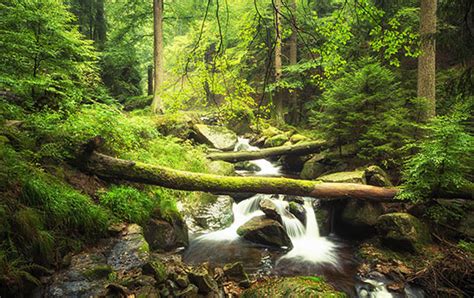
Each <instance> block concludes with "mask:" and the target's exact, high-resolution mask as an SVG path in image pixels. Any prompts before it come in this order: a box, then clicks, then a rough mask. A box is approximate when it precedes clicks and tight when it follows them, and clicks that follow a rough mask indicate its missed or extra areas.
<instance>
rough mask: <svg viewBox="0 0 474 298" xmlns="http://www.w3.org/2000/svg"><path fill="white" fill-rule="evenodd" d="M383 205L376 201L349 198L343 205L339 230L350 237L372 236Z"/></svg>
mask: <svg viewBox="0 0 474 298" xmlns="http://www.w3.org/2000/svg"><path fill="white" fill-rule="evenodd" d="M383 212H384V210H383V206H382V205H381V204H380V203H377V202H369V201H362V200H349V201H348V202H347V204H346V205H345V206H344V207H343V210H342V213H341V223H340V227H338V230H340V231H339V232H341V233H342V234H343V235H345V236H348V237H351V238H364V237H369V236H372V235H373V234H374V232H375V225H376V223H377V220H378V218H379V216H380V215H382V214H383Z"/></svg>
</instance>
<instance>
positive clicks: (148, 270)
mask: <svg viewBox="0 0 474 298" xmlns="http://www.w3.org/2000/svg"><path fill="white" fill-rule="evenodd" d="M142 269H143V273H144V274H149V275H152V276H153V277H154V278H155V280H156V282H158V283H162V282H164V281H165V280H166V279H167V278H168V272H166V267H165V265H164V264H163V263H162V262H161V261H160V260H157V259H155V260H153V261H150V262H148V263H146V264H145V265H144V266H143V268H142Z"/></svg>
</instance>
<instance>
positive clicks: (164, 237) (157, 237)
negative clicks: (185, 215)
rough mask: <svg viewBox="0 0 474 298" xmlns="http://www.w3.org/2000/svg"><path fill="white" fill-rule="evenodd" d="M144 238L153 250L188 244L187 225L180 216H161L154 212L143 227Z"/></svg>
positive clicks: (164, 249)
mask: <svg viewBox="0 0 474 298" xmlns="http://www.w3.org/2000/svg"><path fill="white" fill-rule="evenodd" d="M143 230H144V235H145V239H146V240H147V242H148V243H149V245H150V248H151V249H153V250H160V251H169V250H172V249H175V248H177V247H181V246H188V243H189V238H188V227H187V225H186V223H185V222H184V220H183V219H182V218H181V216H178V215H177V216H171V217H170V218H166V219H165V218H163V217H162V216H160V215H159V213H157V212H155V213H154V215H153V217H152V218H150V219H149V220H148V221H147V223H146V224H145V226H144V227H143Z"/></svg>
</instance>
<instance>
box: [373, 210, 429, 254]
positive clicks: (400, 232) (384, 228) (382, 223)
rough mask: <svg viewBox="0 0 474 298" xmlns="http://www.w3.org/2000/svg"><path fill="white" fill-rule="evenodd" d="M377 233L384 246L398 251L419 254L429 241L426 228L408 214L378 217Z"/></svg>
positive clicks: (399, 213) (389, 214)
mask: <svg viewBox="0 0 474 298" xmlns="http://www.w3.org/2000/svg"><path fill="white" fill-rule="evenodd" d="M377 231H378V233H379V235H380V237H381V239H382V243H383V244H384V245H385V246H387V247H389V248H392V249H395V250H400V251H409V252H419V251H420V249H421V248H422V246H423V245H424V244H427V243H429V242H430V240H431V239H430V233H429V230H428V227H427V226H426V225H425V224H424V223H422V222H421V221H420V220H419V219H417V218H416V217H414V216H413V215H410V214H408V213H401V212H397V213H388V214H384V215H382V216H380V217H379V218H378V220H377Z"/></svg>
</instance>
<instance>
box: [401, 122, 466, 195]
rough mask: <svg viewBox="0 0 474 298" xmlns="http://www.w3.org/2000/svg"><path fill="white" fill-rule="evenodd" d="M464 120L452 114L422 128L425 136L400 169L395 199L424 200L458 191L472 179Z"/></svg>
mask: <svg viewBox="0 0 474 298" xmlns="http://www.w3.org/2000/svg"><path fill="white" fill-rule="evenodd" d="M465 120H466V116H463V114H462V113H455V114H453V115H449V116H438V117H436V118H434V119H433V120H432V121H431V122H430V123H429V125H428V126H427V127H426V129H427V135H426V137H425V138H424V139H423V140H422V141H421V142H420V143H418V144H412V145H410V146H409V148H416V149H417V151H418V153H416V154H415V155H413V156H410V157H409V158H408V159H407V160H406V162H405V164H404V169H403V172H402V174H403V186H404V188H403V190H402V192H401V193H400V194H399V195H398V198H399V199H402V200H411V201H414V202H417V201H422V200H426V199H428V198H430V197H431V195H432V194H433V193H435V192H438V191H439V190H441V189H451V190H454V189H458V188H460V187H462V186H463V185H464V184H465V183H467V182H468V181H469V179H470V178H469V177H472V176H471V175H472V171H473V169H472V165H473V164H474V160H473V148H474V138H473V136H472V135H471V134H469V133H468V132H467V131H466V130H465V128H464V125H463V124H464V121H465Z"/></svg>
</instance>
